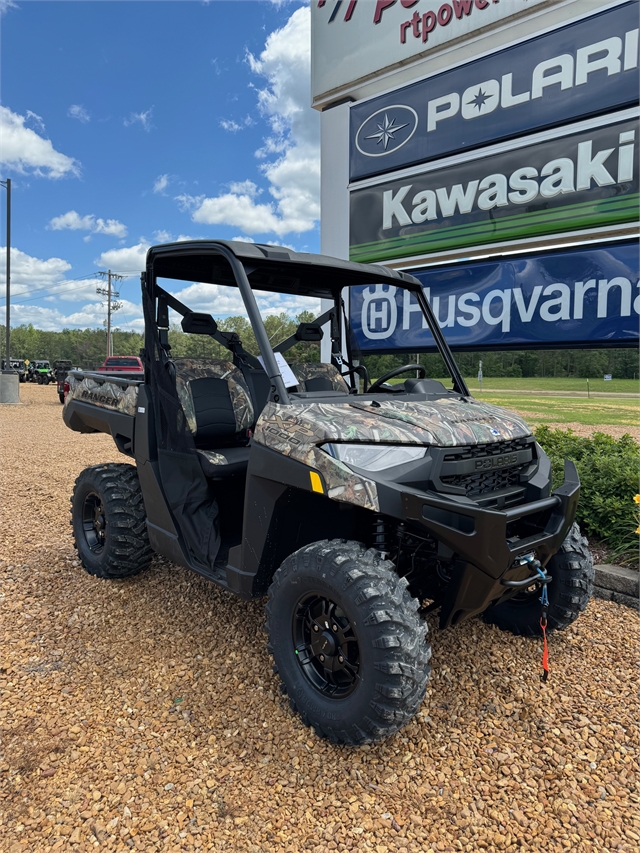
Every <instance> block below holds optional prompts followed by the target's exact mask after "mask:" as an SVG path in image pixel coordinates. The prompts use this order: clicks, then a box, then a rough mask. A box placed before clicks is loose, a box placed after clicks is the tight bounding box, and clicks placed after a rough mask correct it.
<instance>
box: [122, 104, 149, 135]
mask: <svg viewBox="0 0 640 853" xmlns="http://www.w3.org/2000/svg"><path fill="white" fill-rule="evenodd" d="M152 116H153V107H149V109H148V110H145V111H143V112H140V113H129V118H126V119H125V120H124V126H125V127H130V126H131V125H132V124H136V123H137V124H141V125H142V127H143V128H144V129H145V130H146V131H147V133H149V131H150V130H151V128H152V127H153V125H152V124H151V117H152Z"/></svg>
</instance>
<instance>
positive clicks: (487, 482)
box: [440, 462, 529, 498]
mask: <svg viewBox="0 0 640 853" xmlns="http://www.w3.org/2000/svg"><path fill="white" fill-rule="evenodd" d="M528 464H529V463H528V462H525V464H524V465H517V466H515V467H514V468H506V469H505V468H499V469H497V470H495V471H478V472H477V473H474V474H453V475H452V476H447V477H441V478H440V481H441V482H442V483H444V485H446V486H456V487H457V488H463V489H464V490H465V491H466V493H467V497H469V498H473V497H477V496H478V495H483V494H484V493H485V492H497V491H498V490H499V489H508V488H509V486H517V485H518V483H519V482H520V471H522V469H523V468H526V467H527V465H528Z"/></svg>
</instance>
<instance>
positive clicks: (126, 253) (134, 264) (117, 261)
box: [94, 239, 151, 273]
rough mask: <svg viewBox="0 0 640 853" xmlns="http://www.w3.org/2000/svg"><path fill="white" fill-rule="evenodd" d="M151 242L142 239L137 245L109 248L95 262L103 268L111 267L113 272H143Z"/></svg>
mask: <svg viewBox="0 0 640 853" xmlns="http://www.w3.org/2000/svg"><path fill="white" fill-rule="evenodd" d="M150 245H151V244H150V243H148V242H147V241H146V240H144V239H142V240H141V241H140V242H139V243H137V244H136V245H135V246H127V247H125V248H123V249H109V250H108V251H107V252H103V253H102V254H101V255H100V257H99V258H97V259H96V260H95V261H94V263H95V264H96V266H98V267H101V268H102V269H110V270H113V272H128V273H129V272H130V273H135V272H137V271H140V272H142V270H144V268H145V267H146V263H147V251H148V249H149V246H150Z"/></svg>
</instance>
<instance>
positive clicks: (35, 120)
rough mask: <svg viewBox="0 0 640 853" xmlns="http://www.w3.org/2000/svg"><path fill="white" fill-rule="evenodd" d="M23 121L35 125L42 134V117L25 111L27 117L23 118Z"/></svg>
mask: <svg viewBox="0 0 640 853" xmlns="http://www.w3.org/2000/svg"><path fill="white" fill-rule="evenodd" d="M25 121H30V122H32V123H33V124H35V125H36V126H37V127H38V128H39V129H40V131H41V132H42V133H44V129H45V128H44V121H43V119H42V116H39V115H38V113H34V112H32V111H31V110H27V115H26V116H25Z"/></svg>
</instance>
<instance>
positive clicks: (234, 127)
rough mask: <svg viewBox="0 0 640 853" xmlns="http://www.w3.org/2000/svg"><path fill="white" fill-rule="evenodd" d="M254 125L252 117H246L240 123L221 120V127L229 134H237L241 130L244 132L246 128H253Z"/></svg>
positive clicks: (231, 120) (225, 119)
mask: <svg viewBox="0 0 640 853" xmlns="http://www.w3.org/2000/svg"><path fill="white" fill-rule="evenodd" d="M254 124H255V121H254V120H253V119H252V118H251V116H250V115H246V116H245V117H244V118H243V119H241V120H240V121H239V122H237V121H234V120H233V119H227V118H221V119H220V127H221V128H222V129H223V130H227V131H228V132H229V133H237V132H238V131H239V130H244V129H245V127H251V126H252V125H254Z"/></svg>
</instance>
